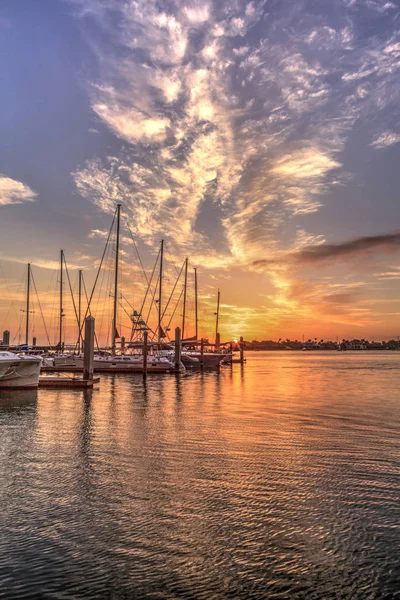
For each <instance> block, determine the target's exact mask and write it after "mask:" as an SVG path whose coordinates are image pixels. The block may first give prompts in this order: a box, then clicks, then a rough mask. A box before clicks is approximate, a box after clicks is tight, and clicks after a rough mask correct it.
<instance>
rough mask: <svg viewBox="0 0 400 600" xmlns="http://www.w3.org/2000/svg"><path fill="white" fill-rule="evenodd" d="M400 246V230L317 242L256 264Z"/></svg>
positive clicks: (322, 258) (332, 257)
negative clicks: (349, 238) (329, 241)
mask: <svg viewBox="0 0 400 600" xmlns="http://www.w3.org/2000/svg"><path fill="white" fill-rule="evenodd" d="M397 248H400V232H397V231H396V232H394V233H387V234H383V235H371V236H365V237H359V238H354V239H352V240H348V241H347V242H342V243H340V244H316V245H314V246H306V247H305V248H303V249H302V250H299V251H298V252H293V253H289V254H286V255H285V256H284V257H283V258H281V259H272V260H269V259H268V260H263V259H261V260H256V261H254V262H253V263H252V264H253V265H254V266H272V265H276V264H284V263H293V262H298V263H316V262H321V261H329V260H335V259H337V258H347V257H349V256H357V255H361V254H365V253H367V252H370V251H373V250H383V251H388V250H396V249H397Z"/></svg>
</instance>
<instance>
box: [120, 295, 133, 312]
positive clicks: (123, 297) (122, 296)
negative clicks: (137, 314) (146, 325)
mask: <svg viewBox="0 0 400 600" xmlns="http://www.w3.org/2000/svg"><path fill="white" fill-rule="evenodd" d="M119 295H120V296H121V298H122V299H123V300H125V302H126V303H127V304H129V307H130V308H131V309H132V310H135V309H134V307H133V305H132V304H131V303H130V302H129V300H128V298H127V297H126V296H124V294H123V293H122V292H120V293H119ZM127 314H128V313H127ZM129 318H131V317H130V315H129Z"/></svg>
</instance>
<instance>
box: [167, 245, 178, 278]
mask: <svg viewBox="0 0 400 600" xmlns="http://www.w3.org/2000/svg"><path fill="white" fill-rule="evenodd" d="M164 250H165V252H166V254H168V256H169V259H170V261H171V263H172V266H173V267H174V269H175V273H176V274H178V267H177V266H176V264H175V262H174V261H173V260H172V254H171V252H170V251H169V250H168V246H167V247H164Z"/></svg>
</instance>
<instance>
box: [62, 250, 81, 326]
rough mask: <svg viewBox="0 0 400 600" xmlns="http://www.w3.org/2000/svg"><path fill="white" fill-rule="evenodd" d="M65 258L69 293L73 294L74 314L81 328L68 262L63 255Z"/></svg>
mask: <svg viewBox="0 0 400 600" xmlns="http://www.w3.org/2000/svg"><path fill="white" fill-rule="evenodd" d="M63 257H64V265H65V272H66V273H67V279H68V285H69V291H70V293H71V298H72V305H73V307H74V312H75V318H76V323H77V325H78V326H79V317H78V311H77V310H76V304H75V298H74V294H73V292H72V286H71V280H70V278H69V272H68V267H67V261H66V260H65V254H64V255H63Z"/></svg>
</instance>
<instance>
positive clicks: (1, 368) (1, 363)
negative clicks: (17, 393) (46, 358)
mask: <svg viewBox="0 0 400 600" xmlns="http://www.w3.org/2000/svg"><path fill="white" fill-rule="evenodd" d="M41 364H42V359H41V358H40V356H30V355H26V356H18V355H17V354H14V353H13V352H7V351H2V352H0V388H13V389H18V388H37V387H38V384H39V374H40V367H41Z"/></svg>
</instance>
